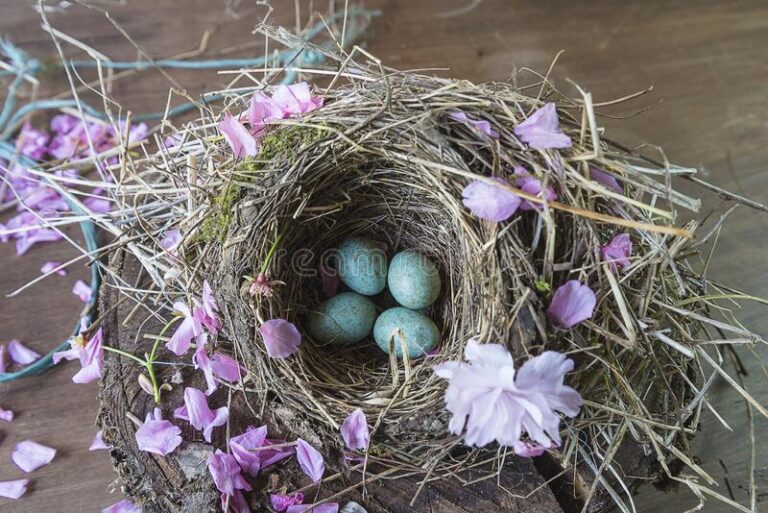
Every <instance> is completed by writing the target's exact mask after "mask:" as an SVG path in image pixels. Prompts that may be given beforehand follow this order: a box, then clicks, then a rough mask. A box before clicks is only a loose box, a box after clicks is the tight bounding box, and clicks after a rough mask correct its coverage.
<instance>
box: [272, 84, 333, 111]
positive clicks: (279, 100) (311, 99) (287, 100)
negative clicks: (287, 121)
mask: <svg viewBox="0 0 768 513" xmlns="http://www.w3.org/2000/svg"><path fill="white" fill-rule="evenodd" d="M272 101H274V102H275V104H277V106H278V107H280V108H281V109H282V110H283V115H284V116H288V115H299V114H306V113H307V112H311V111H313V110H315V109H318V108H320V107H322V106H323V98H322V96H312V93H311V92H310V90H309V84H307V83H306V82H299V83H298V84H291V85H280V86H278V87H277V88H276V89H275V91H274V92H273V93H272Z"/></svg>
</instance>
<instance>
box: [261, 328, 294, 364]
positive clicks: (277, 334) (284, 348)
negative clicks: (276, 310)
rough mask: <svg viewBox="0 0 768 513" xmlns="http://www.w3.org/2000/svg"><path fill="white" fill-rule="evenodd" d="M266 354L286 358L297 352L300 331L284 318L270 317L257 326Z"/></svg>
mask: <svg viewBox="0 0 768 513" xmlns="http://www.w3.org/2000/svg"><path fill="white" fill-rule="evenodd" d="M259 333H261V338H263V339H264V346H265V347H266V349H267V354H268V355H269V356H270V357H272V358H287V357H289V356H291V355H292V354H294V353H296V352H298V350H299V346H300V345H301V333H299V330H298V329H297V328H296V326H295V325H294V324H293V323H291V322H288V321H286V320H285V319H271V320H269V321H267V322H265V323H264V324H262V325H261V326H259Z"/></svg>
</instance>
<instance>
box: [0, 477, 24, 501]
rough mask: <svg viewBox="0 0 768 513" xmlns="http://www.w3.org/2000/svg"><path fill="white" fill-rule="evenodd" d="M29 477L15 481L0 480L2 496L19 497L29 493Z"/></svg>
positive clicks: (7, 497) (0, 493) (0, 495)
mask: <svg viewBox="0 0 768 513" xmlns="http://www.w3.org/2000/svg"><path fill="white" fill-rule="evenodd" d="M28 485H29V479H17V480H15V481H0V497H5V498H6V499H18V498H19V497H21V496H22V495H24V494H25V493H27V486H28Z"/></svg>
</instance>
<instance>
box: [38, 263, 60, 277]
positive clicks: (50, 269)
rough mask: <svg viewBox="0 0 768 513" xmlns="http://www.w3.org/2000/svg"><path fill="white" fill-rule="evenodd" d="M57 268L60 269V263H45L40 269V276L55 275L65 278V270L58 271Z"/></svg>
mask: <svg viewBox="0 0 768 513" xmlns="http://www.w3.org/2000/svg"><path fill="white" fill-rule="evenodd" d="M59 267H61V262H46V263H44V264H43V265H42V267H40V272H41V273H42V274H48V273H55V274H58V275H59V276H66V274H67V270H66V269H59Z"/></svg>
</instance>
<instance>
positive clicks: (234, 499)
mask: <svg viewBox="0 0 768 513" xmlns="http://www.w3.org/2000/svg"><path fill="white" fill-rule="evenodd" d="M221 509H222V510H223V511H225V512H228V511H229V510H232V511H233V512H234V513H251V507H250V506H249V505H248V501H246V500H245V495H244V494H243V492H242V491H240V490H235V493H233V494H232V495H227V494H226V493H222V494H221Z"/></svg>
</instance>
